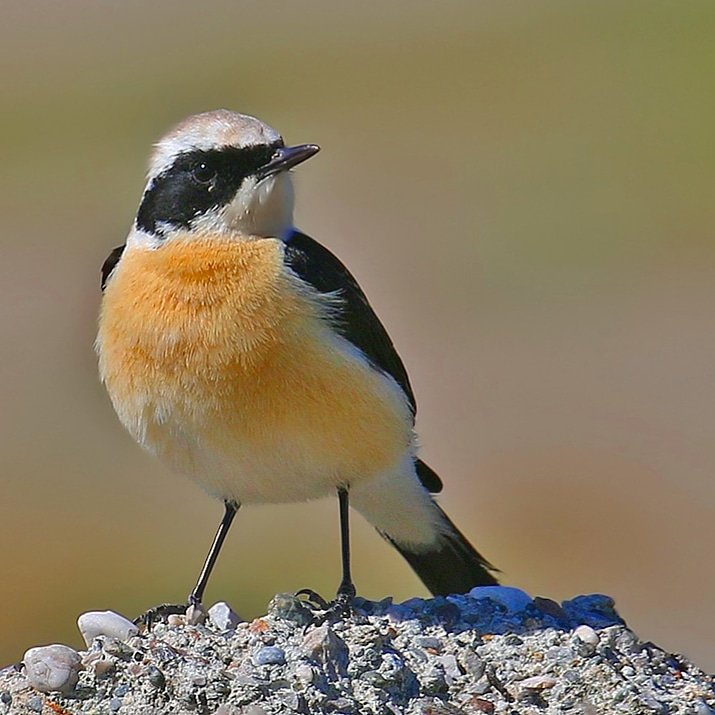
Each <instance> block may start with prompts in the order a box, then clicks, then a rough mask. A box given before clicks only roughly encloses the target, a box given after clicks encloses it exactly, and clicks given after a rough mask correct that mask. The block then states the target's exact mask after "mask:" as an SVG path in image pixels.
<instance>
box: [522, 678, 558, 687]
mask: <svg viewBox="0 0 715 715" xmlns="http://www.w3.org/2000/svg"><path fill="white" fill-rule="evenodd" d="M519 685H521V687H522V688H526V689H527V690H546V688H553V687H554V685H556V680H555V679H554V678H550V677H549V676H548V675H534V676H532V677H531V678H525V679H524V680H522V681H521V682H520V683H519Z"/></svg>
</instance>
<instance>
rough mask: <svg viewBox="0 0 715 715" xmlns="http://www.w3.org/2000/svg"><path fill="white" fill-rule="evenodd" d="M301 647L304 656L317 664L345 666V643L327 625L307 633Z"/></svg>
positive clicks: (346, 652)
mask: <svg viewBox="0 0 715 715" xmlns="http://www.w3.org/2000/svg"><path fill="white" fill-rule="evenodd" d="M301 645H302V648H303V651H304V652H305V654H306V655H307V656H308V657H309V658H312V659H313V660H315V661H317V662H319V663H322V664H324V665H326V664H328V663H336V664H341V665H343V666H344V665H345V664H347V659H348V649H347V646H346V645H345V641H344V640H343V639H342V638H340V636H338V635H336V634H335V632H334V631H333V630H332V629H331V628H330V626H328V625H327V624H326V625H323V626H318V627H317V628H313V630H311V631H309V632H308V633H307V634H306V636H305V637H304V638H303V642H302V644H301Z"/></svg>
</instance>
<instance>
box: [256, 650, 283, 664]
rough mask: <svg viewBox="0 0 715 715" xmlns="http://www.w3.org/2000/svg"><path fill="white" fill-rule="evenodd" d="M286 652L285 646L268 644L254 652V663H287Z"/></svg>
mask: <svg viewBox="0 0 715 715" xmlns="http://www.w3.org/2000/svg"><path fill="white" fill-rule="evenodd" d="M285 662H286V654H285V651H284V650H283V648H278V647H277V646H274V645H267V646H263V647H262V648H259V649H258V650H257V651H256V652H255V653H254V654H253V664H254V665H285Z"/></svg>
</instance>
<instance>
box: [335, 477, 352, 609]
mask: <svg viewBox="0 0 715 715" xmlns="http://www.w3.org/2000/svg"><path fill="white" fill-rule="evenodd" d="M338 500H339V503H340V546H341V555H342V560H343V579H342V581H341V582H340V587H339V588H338V600H339V601H350V600H352V598H354V596H355V584H354V583H353V579H352V576H351V575H350V520H349V515H348V506H349V504H348V490H347V489H345V488H344V487H340V488H339V489H338Z"/></svg>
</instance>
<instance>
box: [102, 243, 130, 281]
mask: <svg viewBox="0 0 715 715" xmlns="http://www.w3.org/2000/svg"><path fill="white" fill-rule="evenodd" d="M124 249H125V246H117V247H116V248H115V249H113V250H112V252H111V253H110V254H109V255H108V256H107V260H105V261H104V263H103V264H102V290H104V286H106V285H107V281H108V280H109V276H110V275H112V271H113V270H114V267H115V266H116V265H117V263H119V259H120V258H121V257H122V253H124Z"/></svg>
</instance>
